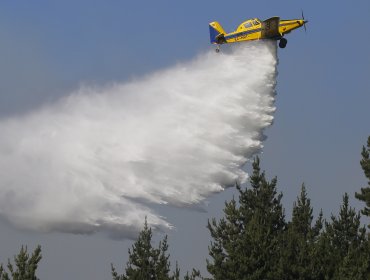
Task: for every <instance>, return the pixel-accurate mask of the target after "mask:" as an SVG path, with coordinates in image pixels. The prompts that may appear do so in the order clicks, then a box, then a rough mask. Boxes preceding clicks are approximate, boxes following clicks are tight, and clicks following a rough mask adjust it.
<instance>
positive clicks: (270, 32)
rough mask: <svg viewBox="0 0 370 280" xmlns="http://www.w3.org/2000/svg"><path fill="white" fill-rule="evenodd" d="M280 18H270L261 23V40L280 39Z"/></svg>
mask: <svg viewBox="0 0 370 280" xmlns="http://www.w3.org/2000/svg"><path fill="white" fill-rule="evenodd" d="M279 22H280V17H272V18H269V19H266V20H264V21H263V22H262V34H261V35H262V36H261V37H262V38H276V37H280V36H281V34H280V33H279Z"/></svg>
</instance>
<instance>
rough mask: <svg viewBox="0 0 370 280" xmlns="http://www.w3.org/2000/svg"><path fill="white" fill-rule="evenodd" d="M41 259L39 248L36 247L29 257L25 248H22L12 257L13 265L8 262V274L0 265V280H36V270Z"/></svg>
mask: <svg viewBox="0 0 370 280" xmlns="http://www.w3.org/2000/svg"><path fill="white" fill-rule="evenodd" d="M41 258H42V255H41V246H37V247H36V249H35V251H34V252H33V253H32V255H31V256H30V255H29V254H28V253H27V247H24V246H22V248H21V250H20V252H19V254H18V255H17V256H15V257H14V263H15V265H13V264H12V263H11V262H10V260H8V265H7V268H8V270H9V272H6V271H5V269H4V267H3V265H0V280H11V279H12V280H38V279H39V278H37V276H36V270H37V267H38V263H39V262H40V261H41Z"/></svg>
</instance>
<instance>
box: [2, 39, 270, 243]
mask: <svg viewBox="0 0 370 280" xmlns="http://www.w3.org/2000/svg"><path fill="white" fill-rule="evenodd" d="M276 67H277V55H276V44H275V43H274V42H269V41H265V42H256V43H249V44H240V45H234V46H232V48H230V49H228V50H223V51H222V52H221V53H220V54H216V53H214V52H213V51H209V52H206V53H203V54H201V55H199V56H198V57H197V58H196V59H194V60H193V61H190V62H186V63H180V64H178V65H176V66H174V67H170V68H168V69H166V70H163V71H158V72H156V73H153V74H150V75H148V76H145V77H142V78H141V79H137V80H135V81H132V82H129V83H121V84H120V83H117V84H114V85H109V86H105V87H100V88H97V87H82V88H80V89H79V90H78V91H76V92H73V93H71V94H70V95H68V97H65V98H63V99H62V100H59V101H58V102H56V103H54V104H51V105H50V104H49V105H47V106H44V107H42V108H40V109H38V110H35V111H33V112H31V113H27V114H25V115H21V116H16V117H12V118H8V119H3V120H0V131H1V137H0V215H1V216H2V217H3V218H5V219H7V220H8V221H10V222H11V223H12V224H14V225H15V226H17V227H20V228H25V229H31V230H37V231H43V232H45V231H46V232H48V231H61V232H70V233H93V232H98V231H101V232H106V233H108V234H110V235H112V236H115V237H131V236H133V234H135V233H136V232H137V231H138V230H139V229H140V228H141V226H142V224H143V221H144V218H145V217H147V219H148V223H149V224H150V225H151V226H152V227H154V228H159V229H165V228H171V227H172V224H173V222H172V223H171V221H167V220H166V218H165V217H162V216H160V215H158V214H157V213H156V212H155V211H154V210H153V209H151V205H155V204H170V205H176V206H179V207H182V206H186V207H189V205H190V206H191V205H195V204H198V203H200V202H202V201H203V200H204V199H205V198H206V197H207V196H209V195H210V194H212V193H215V192H220V191H222V190H223V189H224V188H225V187H227V186H230V185H232V184H233V183H234V182H235V180H240V181H242V182H243V181H245V180H246V178H247V174H246V173H245V171H244V170H243V169H242V168H241V167H242V166H243V164H244V163H245V162H246V161H247V160H248V159H249V158H250V157H251V156H252V155H253V154H255V153H256V152H258V151H259V150H260V149H261V148H262V139H263V135H262V132H263V130H264V128H266V127H267V126H269V125H271V123H272V120H273V113H274V110H275V108H274V96H275V85H276V74H277V70H276ZM174 226H176V224H174Z"/></svg>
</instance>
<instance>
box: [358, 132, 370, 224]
mask: <svg viewBox="0 0 370 280" xmlns="http://www.w3.org/2000/svg"><path fill="white" fill-rule="evenodd" d="M369 155H370V136H369V137H368V139H367V148H366V147H365V146H363V147H362V152H361V156H362V159H361V161H360V164H361V167H362V170H363V171H364V174H365V176H366V178H367V179H368V180H369V181H368V183H367V184H368V186H367V187H365V188H361V192H360V193H356V194H355V197H356V198H357V199H359V200H361V201H363V202H365V204H366V206H365V207H364V209H363V210H362V211H361V213H362V214H363V215H366V216H370V156H369ZM368 227H369V228H370V224H369V225H368Z"/></svg>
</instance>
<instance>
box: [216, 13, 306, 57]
mask: <svg viewBox="0 0 370 280" xmlns="http://www.w3.org/2000/svg"><path fill="white" fill-rule="evenodd" d="M307 22H308V21H307V20H305V19H304V16H303V11H302V19H289V20H281V19H280V17H272V18H269V19H266V20H264V21H261V20H260V19H258V18H253V19H248V20H246V21H244V22H243V23H241V24H240V25H239V26H238V28H237V29H236V30H235V31H233V32H230V33H226V32H225V30H224V29H223V28H222V26H221V25H220V24H219V23H218V22H217V21H213V22H211V23H210V24H209V34H210V39H211V43H212V44H215V45H217V48H216V52H219V51H220V45H222V44H229V43H236V42H244V41H252V40H260V39H272V40H277V41H278V40H279V47H280V48H285V47H286V45H287V43H288V40H287V39H285V38H284V35H285V34H288V33H290V32H291V31H292V30H294V29H297V28H299V27H302V26H303V27H304V29H305V30H306V23H307Z"/></svg>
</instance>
